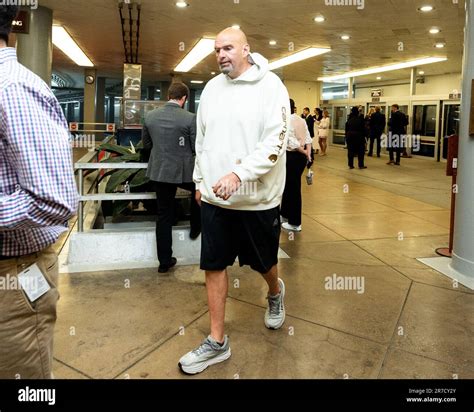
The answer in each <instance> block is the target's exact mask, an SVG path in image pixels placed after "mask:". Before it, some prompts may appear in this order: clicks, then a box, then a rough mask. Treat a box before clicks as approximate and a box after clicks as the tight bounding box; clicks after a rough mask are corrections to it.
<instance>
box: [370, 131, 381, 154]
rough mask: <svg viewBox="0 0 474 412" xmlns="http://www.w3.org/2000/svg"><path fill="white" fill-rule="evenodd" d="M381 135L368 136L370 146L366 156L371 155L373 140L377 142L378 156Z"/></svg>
mask: <svg viewBox="0 0 474 412" xmlns="http://www.w3.org/2000/svg"><path fill="white" fill-rule="evenodd" d="M381 136H382V135H376V136H370V147H369V153H368V156H372V154H373V153H374V142H377V156H378V157H380V151H381V148H380V138H381Z"/></svg>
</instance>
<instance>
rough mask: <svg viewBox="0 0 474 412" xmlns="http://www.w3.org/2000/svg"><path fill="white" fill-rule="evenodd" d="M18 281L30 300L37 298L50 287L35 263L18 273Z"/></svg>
mask: <svg viewBox="0 0 474 412" xmlns="http://www.w3.org/2000/svg"><path fill="white" fill-rule="evenodd" d="M17 277H18V282H19V283H20V286H21V288H22V289H23V291H24V292H25V293H26V296H28V299H29V301H30V302H34V301H36V300H38V299H39V298H40V297H41V296H43V295H44V294H45V293H46V292H47V291H48V290H50V289H51V286H49V283H48V281H47V280H46V278H45V277H44V275H43V272H41V270H40V268H39V267H38V265H37V264H36V263H35V264H34V265H31V266H29V267H27V268H26V269H25V270H24V271H22V272H20V273H19V274H18V276H17Z"/></svg>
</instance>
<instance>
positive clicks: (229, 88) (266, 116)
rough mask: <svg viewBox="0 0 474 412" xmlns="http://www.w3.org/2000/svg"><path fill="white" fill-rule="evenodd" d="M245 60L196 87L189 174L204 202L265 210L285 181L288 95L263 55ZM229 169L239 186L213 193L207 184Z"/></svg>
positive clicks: (272, 204)
mask: <svg viewBox="0 0 474 412" xmlns="http://www.w3.org/2000/svg"><path fill="white" fill-rule="evenodd" d="M249 62H250V63H251V64H252V67H251V68H250V69H248V70H247V71H246V72H244V73H243V74H242V75H241V76H239V77H238V78H236V79H231V78H230V77H228V76H227V75H224V74H220V75H218V76H216V77H215V78H213V79H212V80H211V81H209V83H208V84H207V85H206V87H205V88H204V90H203V91H202V94H201V101H200V103H199V109H198V114H197V136H196V164H195V167H194V174H193V180H194V182H195V183H196V189H198V190H200V191H201V194H202V200H203V201H204V202H207V203H211V204H214V205H217V206H220V207H223V208H227V209H236V210H267V209H271V208H274V207H276V206H278V205H279V204H280V203H281V197H282V195H283V190H284V187H285V176H286V172H285V168H286V145H287V136H286V131H287V128H289V126H290V107H289V96H288V91H287V90H286V88H285V86H284V85H283V83H282V82H281V80H280V79H279V78H278V76H277V75H275V74H274V73H272V72H270V71H269V70H268V60H267V59H265V58H264V57H263V56H261V55H260V54H258V53H252V54H250V56H249ZM232 172H234V173H235V174H236V175H237V176H239V178H240V180H241V181H242V184H241V188H240V189H239V191H237V192H236V193H235V194H233V195H232V196H231V197H230V198H229V199H228V200H223V199H221V198H218V197H217V196H216V195H215V194H214V192H213V191H212V186H214V185H215V184H216V183H217V181H218V180H219V179H220V178H221V177H224V176H225V175H227V174H229V173H232Z"/></svg>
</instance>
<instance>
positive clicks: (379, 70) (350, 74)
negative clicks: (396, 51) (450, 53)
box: [318, 57, 448, 82]
mask: <svg viewBox="0 0 474 412" xmlns="http://www.w3.org/2000/svg"><path fill="white" fill-rule="evenodd" d="M446 60H448V59H447V58H446V57H427V58H424V59H418V60H412V61H408V62H404V63H397V64H391V65H389V66H380V67H372V68H369V69H364V70H358V71H353V72H347V73H344V74H339V75H336V76H327V77H319V78H318V80H319V81H327V82H330V81H333V80H340V79H348V78H351V77H359V76H366V75H368V74H376V73H384V72H390V71H392V70H401V69H408V68H410V67H416V66H422V65H424V64H431V63H439V62H444V61H446Z"/></svg>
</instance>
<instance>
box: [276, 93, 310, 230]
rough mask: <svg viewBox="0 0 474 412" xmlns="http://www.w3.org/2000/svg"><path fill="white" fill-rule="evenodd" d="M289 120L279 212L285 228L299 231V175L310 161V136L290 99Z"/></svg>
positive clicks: (300, 205) (300, 201)
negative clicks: (284, 175) (284, 179)
mask: <svg viewBox="0 0 474 412" xmlns="http://www.w3.org/2000/svg"><path fill="white" fill-rule="evenodd" d="M290 110H291V120H290V127H289V129H288V146H287V148H286V151H287V153H286V183H285V191H284V192H283V199H282V202H281V210H280V214H281V216H282V218H283V220H284V222H283V224H282V227H283V229H285V230H289V231H295V232H300V231H301V211H302V205H303V203H302V198H301V175H302V174H303V171H304V169H305V167H306V165H307V163H308V162H310V163H311V152H312V148H311V136H310V134H309V131H308V128H307V126H306V122H305V121H304V119H302V118H301V117H299V116H298V115H297V114H296V112H295V110H296V108H295V102H294V101H293V99H290Z"/></svg>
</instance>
